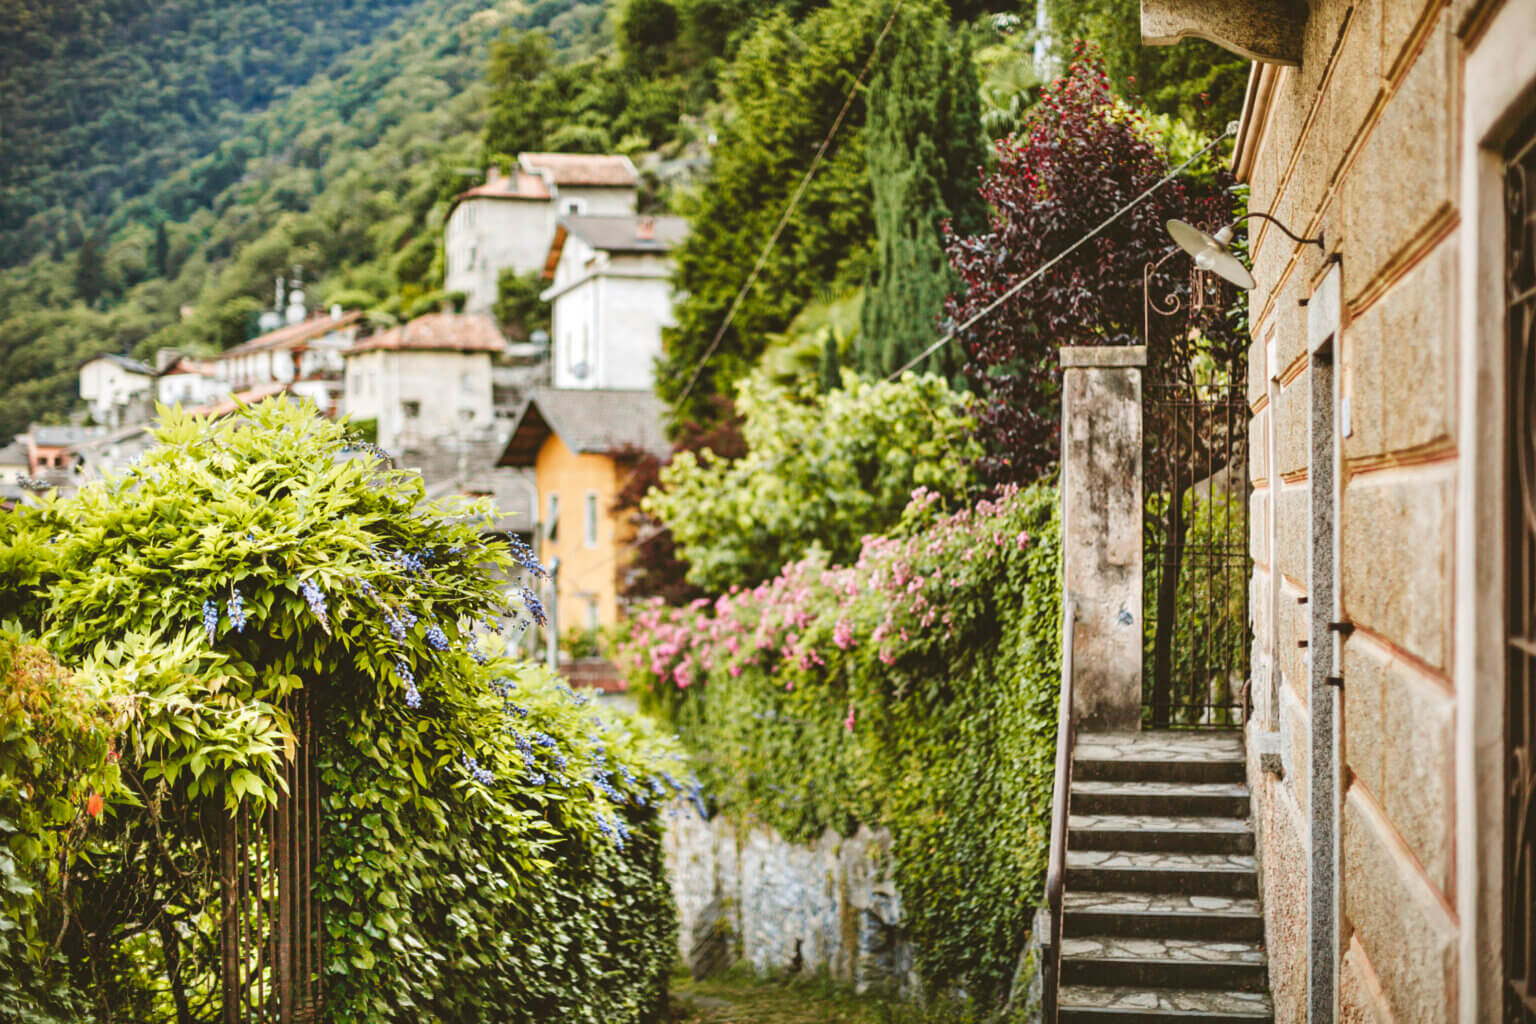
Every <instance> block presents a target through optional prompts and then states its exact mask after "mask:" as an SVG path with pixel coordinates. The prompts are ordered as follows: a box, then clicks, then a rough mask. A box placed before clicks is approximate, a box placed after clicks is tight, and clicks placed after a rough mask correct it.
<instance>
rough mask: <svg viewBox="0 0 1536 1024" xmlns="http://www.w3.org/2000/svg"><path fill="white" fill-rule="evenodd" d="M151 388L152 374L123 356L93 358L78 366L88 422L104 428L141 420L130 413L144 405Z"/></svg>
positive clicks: (138, 363) (153, 375) (150, 370)
mask: <svg viewBox="0 0 1536 1024" xmlns="http://www.w3.org/2000/svg"><path fill="white" fill-rule="evenodd" d="M154 384H155V371H154V370H153V369H152V368H150V367H148V366H145V365H144V364H143V363H141V362H139V361H138V360H137V359H131V358H129V357H128V356H125V355H118V354H116V353H107V354H106V355H99V356H94V357H92V358H91V359H88V360H86V361H85V362H84V363H82V364H81V366H80V397H81V398H82V399H84V401H85V404H86V408H87V409H88V410H89V411H90V415H91V422H93V423H97V424H100V425H101V426H104V427H117V426H121V425H123V424H124V423H126V422H130V421H132V420H134V419H136V418H142V417H141V416H139V417H136V416H135V415H134V413H133V412H132V411H131V410H132V408H133V407H134V406H136V405H137V406H144V405H147V402H146V398H147V396H148V395H149V394H150V393H151V392H152V391H153V390H154Z"/></svg>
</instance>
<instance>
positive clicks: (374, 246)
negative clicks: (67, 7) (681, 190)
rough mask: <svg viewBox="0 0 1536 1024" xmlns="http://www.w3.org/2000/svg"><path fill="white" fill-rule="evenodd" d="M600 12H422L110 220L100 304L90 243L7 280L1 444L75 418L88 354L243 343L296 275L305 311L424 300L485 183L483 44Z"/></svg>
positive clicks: (570, 34) (464, 6)
mask: <svg viewBox="0 0 1536 1024" xmlns="http://www.w3.org/2000/svg"><path fill="white" fill-rule="evenodd" d="M0 2H3V0H0ZM321 2H323V0H321ZM226 6H239V5H228V4H226ZM601 10H602V8H601V5H600V4H596V3H580V2H576V3H573V2H571V0H556V2H555V3H554V4H553V5H552V4H551V3H550V0H544V2H542V3H541V4H539V6H538V7H537V8H532V9H530V7H529V6H528V5H527V4H525V3H522V2H521V0H413V3H412V4H411V5H410V6H409V9H402V11H401V13H400V14H399V16H398V17H397V18H396V19H395V20H394V21H393V22H392V23H391V24H390V25H389V26H388V27H387V28H386V29H382V30H380V31H379V32H377V33H376V34H375V38H373V39H372V40H371V41H369V42H368V43H366V44H365V45H361V46H358V47H355V48H353V49H352V50H350V51H348V52H347V53H345V54H341V55H339V56H337V57H336V58H335V59H334V60H332V61H331V62H330V64H329V66H328V68H327V69H326V70H325V71H324V72H323V73H320V74H317V75H316V76H315V77H314V78H313V79H312V80H311V81H309V82H308V83H307V84H305V85H303V86H302V87H300V88H297V89H292V90H290V91H288V92H287V93H286V94H285V95H284V96H283V97H282V98H281V99H280V101H278V102H274V103H273V104H272V105H271V106H270V108H269V109H268V110H266V111H264V112H262V113H261V114H259V115H257V116H254V117H252V118H250V119H249V121H248V123H247V124H246V125H245V127H244V128H243V129H242V130H241V131H240V132H239V134H238V135H236V136H234V137H232V138H230V139H227V140H225V141H224V142H222V143H219V144H218V145H217V146H216V147H215V149H214V150H213V151H212V152H210V153H209V154H207V155H205V156H203V157H201V158H200V159H196V160H189V161H188V162H187V164H186V166H183V167H182V168H181V169H180V170H178V171H177V172H175V173H174V174H170V175H168V176H167V177H165V179H164V180H162V181H161V182H159V183H158V184H157V185H156V186H155V188H154V189H152V190H151V191H150V192H149V193H146V195H145V196H144V197H141V199H140V200H136V201H132V202H128V203H124V204H123V205H122V206H120V207H116V208H114V212H113V216H112V223H113V225H114V226H113V228H112V230H111V231H110V233H108V234H105V236H104V237H103V238H101V239H100V242H99V246H98V250H97V251H98V252H99V256H100V259H99V264H100V266H99V274H97V278H98V279H97V281H96V284H97V285H98V286H99V295H98V296H96V297H95V299H94V301H91V302H87V301H84V299H85V298H90V296H89V295H88V294H84V295H83V292H84V291H85V289H82V287H81V285H82V284H83V283H85V282H83V281H82V280H81V278H82V270H83V269H84V267H83V265H84V264H86V263H88V262H89V260H84V259H82V256H83V254H84V251H85V250H87V249H88V248H89V246H90V244H91V240H90V239H82V242H84V243H86V244H85V245H83V246H82V248H81V249H75V250H73V251H71V250H69V249H68V248H67V247H66V249H65V251H63V252H52V251H44V252H41V253H38V254H37V255H35V256H33V257H32V258H31V259H29V260H28V261H27V262H26V263H24V264H22V265H19V266H15V267H12V268H10V269H8V270H5V271H0V437H6V436H8V435H9V434H10V433H13V432H15V431H17V430H20V429H23V428H24V427H25V426H26V424H27V423H28V422H30V421H32V420H34V419H38V418H43V417H57V416H59V415H61V414H62V413H63V412H65V411H67V409H68V408H69V407H70V405H71V404H72V402H73V401H74V389H75V368H76V366H77V365H78V363H79V362H80V361H81V360H82V359H84V358H87V357H89V356H91V355H94V354H97V353H100V352H109V351H131V350H134V349H135V348H137V349H139V350H140V351H141V352H144V353H146V354H147V352H148V351H149V350H150V349H153V348H154V347H157V346H159V345H161V344H178V345H191V346H194V347H196V346H204V347H206V346H208V345H210V344H212V345H214V346H219V345H227V344H230V343H233V342H234V341H239V340H242V339H243V338H244V336H245V331H246V327H247V322H248V320H249V314H250V312H251V310H252V309H253V308H254V306H255V304H256V302H257V299H258V297H260V298H265V297H266V296H268V295H269V294H270V291H271V287H272V279H273V277H274V276H276V275H278V274H286V273H288V272H289V271H290V270H291V269H292V268H293V266H294V265H295V264H300V265H302V266H304V267H306V268H309V272H308V275H307V276H308V277H309V281H308V283H309V284H310V286H311V287H310V288H309V292H310V295H311V298H312V299H323V298H325V297H326V295H327V294H329V293H330V292H333V291H335V290H338V289H341V288H362V289H364V290H367V291H369V292H370V294H372V295H373V296H374V297H375V298H377V299H383V298H385V297H387V296H390V295H392V294H394V295H396V296H397V298H398V293H399V292H400V291H401V290H402V285H403V286H404V289H403V290H404V291H405V293H406V295H407V296H409V295H410V294H412V290H413V289H414V290H415V291H421V290H425V288H426V287H427V285H426V282H427V281H428V280H429V279H430V277H431V271H432V263H433V260H434V258H435V256H436V248H437V247H436V232H437V228H438V224H437V218H438V217H440V214H441V202H440V201H441V200H442V199H443V198H444V197H445V196H449V195H452V194H453V193H455V192H457V191H458V190H459V189H460V188H462V186H463V183H464V181H465V180H466V176H467V175H470V174H476V173H478V171H477V170H476V163H477V161H478V153H479V140H478V132H479V126H480V120H481V117H482V111H483V107H484V96H483V85H482V84H481V83H482V80H483V74H484V69H485V65H486V60H487V52H488V49H489V44H490V41H491V40H493V39H494V38H496V37H497V35H498V34H499V33H501V32H502V31H503V30H506V29H515V28H518V27H521V26H522V25H523V24H526V22H527V19H529V18H530V17H533V16H535V12H539V13H538V16H540V17H543V18H545V19H546V20H547V21H551V22H560V23H561V27H563V28H564V29H565V30H566V32H565V35H566V38H567V39H570V40H573V41H580V40H582V39H585V38H587V37H588V36H590V35H591V34H592V33H593V32H594V31H595V27H596V24H597V22H598V20H599V18H600V14H601ZM211 185H217V186H218V187H216V188H210V186H211ZM205 194H206V195H208V196H209V198H206V199H204V198H200V197H202V196H203V195H205ZM166 197H170V198H166ZM173 200H174V201H173ZM156 204H162V205H156ZM157 232H159V233H161V234H163V240H162V239H161V238H157ZM316 278H318V280H317V279H316ZM184 306H187V307H191V315H190V316H188V317H183V316H182V314H181V312H180V311H181V309H182V307H184Z"/></svg>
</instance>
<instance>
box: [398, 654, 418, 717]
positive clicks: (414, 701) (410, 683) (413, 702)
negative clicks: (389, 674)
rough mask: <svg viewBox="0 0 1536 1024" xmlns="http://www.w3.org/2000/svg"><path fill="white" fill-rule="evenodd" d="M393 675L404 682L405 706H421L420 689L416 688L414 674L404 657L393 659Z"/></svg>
mask: <svg viewBox="0 0 1536 1024" xmlns="http://www.w3.org/2000/svg"><path fill="white" fill-rule="evenodd" d="M395 675H397V676H399V677H400V681H401V682H402V683H404V684H405V706H406V707H408V708H413V709H414V708H419V707H421V691H419V690H417V689H416V675H415V673H413V672H412V671H411V666H409V665H407V664H406V663H405V659H404V658H396V659H395Z"/></svg>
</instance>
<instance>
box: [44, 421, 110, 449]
mask: <svg viewBox="0 0 1536 1024" xmlns="http://www.w3.org/2000/svg"><path fill="white" fill-rule="evenodd" d="M28 433H30V434H31V435H32V443H33V444H35V445H38V446H40V447H43V448H68V447H70V446H72V445H77V444H80V443H81V442H83V441H89V440H90V439H91V438H93V437H95V436H97V435H98V434H99V433H101V431H99V430H96V429H93V428H91V427H63V426H59V427H52V426H44V425H43V424H41V423H34V424H32V427H31V429H30V430H29V431H28Z"/></svg>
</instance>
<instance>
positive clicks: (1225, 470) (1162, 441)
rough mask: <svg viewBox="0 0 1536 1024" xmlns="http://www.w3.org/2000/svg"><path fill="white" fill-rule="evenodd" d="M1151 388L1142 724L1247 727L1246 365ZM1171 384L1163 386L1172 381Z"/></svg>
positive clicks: (1205, 369) (1156, 382)
mask: <svg viewBox="0 0 1536 1024" xmlns="http://www.w3.org/2000/svg"><path fill="white" fill-rule="evenodd" d="M1183 369H1184V368H1183V367H1182V366H1181V367H1180V373H1178V374H1177V375H1176V376H1175V375H1173V374H1168V375H1167V376H1163V377H1161V378H1160V377H1158V376H1153V377H1152V378H1151V379H1150V380H1149V381H1148V383H1147V385H1146V387H1145V392H1144V394H1145V399H1144V401H1145V423H1146V435H1145V436H1146V446H1145V461H1144V469H1145V479H1146V482H1147V487H1146V494H1147V499H1146V501H1147V504H1146V511H1145V516H1144V519H1143V523H1144V549H1145V551H1146V560H1145V564H1146V575H1145V582H1144V587H1143V607H1142V621H1143V623H1144V630H1145V632H1144V641H1145V644H1146V650H1145V658H1144V666H1145V667H1144V671H1143V691H1142V713H1143V720H1144V722H1145V724H1146V725H1148V726H1150V727H1152V728H1158V729H1166V728H1176V727H1199V726H1210V727H1229V726H1236V725H1239V724H1241V721H1242V712H1243V708H1242V692H1243V683H1244V682H1245V681H1246V680H1247V678H1248V658H1249V638H1250V631H1249V625H1248V580H1249V574H1250V571H1251V562H1250V559H1249V557H1248V496H1249V487H1248V474H1247V465H1246V463H1247V458H1248V456H1247V450H1248V444H1247V441H1248V415H1249V413H1248V403H1247V398H1246V395H1245V393H1244V392H1245V377H1244V373H1243V370H1244V367H1243V365H1242V361H1241V360H1233V361H1231V362H1229V363H1226V364H1217V363H1215V362H1214V361H1211V360H1209V359H1206V360H1204V361H1200V360H1196V362H1195V364H1194V366H1193V369H1192V372H1191V373H1189V374H1187V375H1186V374H1185V373H1184V372H1183ZM1170 376H1172V377H1174V379H1171V380H1170V379H1168V377H1170Z"/></svg>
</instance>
